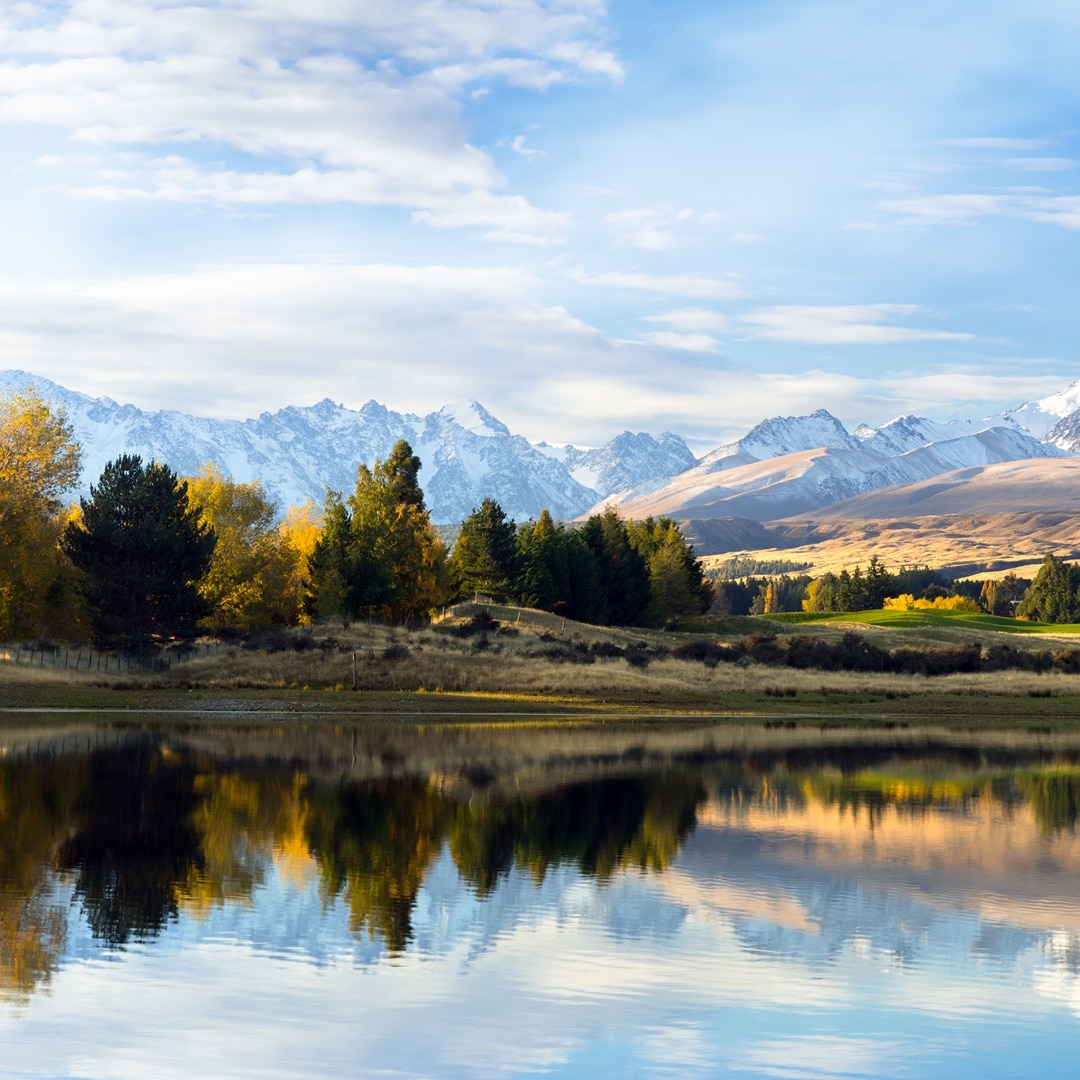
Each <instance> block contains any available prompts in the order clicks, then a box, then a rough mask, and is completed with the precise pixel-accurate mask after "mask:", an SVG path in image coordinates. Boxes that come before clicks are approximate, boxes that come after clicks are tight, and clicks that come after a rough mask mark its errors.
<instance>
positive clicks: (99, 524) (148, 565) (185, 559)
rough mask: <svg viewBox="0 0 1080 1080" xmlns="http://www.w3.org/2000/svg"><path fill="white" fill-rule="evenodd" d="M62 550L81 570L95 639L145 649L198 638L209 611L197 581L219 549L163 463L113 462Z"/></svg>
mask: <svg viewBox="0 0 1080 1080" xmlns="http://www.w3.org/2000/svg"><path fill="white" fill-rule="evenodd" d="M80 503H81V506H82V516H81V520H76V521H71V522H69V523H68V525H67V526H66V528H65V529H64V532H63V539H62V544H63V549H64V551H65V552H66V553H67V555H68V557H69V558H70V559H71V561H72V562H73V563H74V564H75V566H76V567H77V568H78V569H79V570H81V571H82V573H83V580H82V582H81V584H80V589H81V592H82V595H83V597H84V598H85V600H86V604H87V608H88V610H89V615H90V625H91V628H92V630H93V635H94V640H95V641H96V642H97V643H98V644H100V645H105V646H110V647H120V648H125V649H135V648H139V649H141V648H142V646H143V645H145V644H146V643H147V642H148V641H149V640H150V639H151V638H155V637H157V638H165V637H193V636H194V635H195V632H196V631H195V624H196V623H197V621H198V620H199V619H200V618H202V617H203V616H204V615H207V614H209V605H207V603H206V601H205V600H204V599H203V598H202V597H201V596H200V595H199V589H198V582H199V579H200V578H201V577H202V576H203V575H204V574H205V573H206V572H207V570H208V569H209V567H210V562H211V559H212V556H213V552H214V545H215V543H216V537H215V535H214V531H213V529H211V528H209V527H208V526H206V525H204V524H203V523H202V521H201V520H200V513H199V509H198V507H193V506H191V505H190V504H189V501H188V487H187V484H186V483H184V482H182V481H180V480H178V479H177V477H176V474H175V473H174V472H173V471H172V470H171V469H170V468H168V466H166V465H161V464H159V463H158V462H156V461H151V462H150V463H149V464H148V465H144V464H143V462H142V459H141V458H139V457H137V456H134V455H130V454H124V455H122V456H121V457H119V458H117V459H116V460H115V461H111V462H109V464H108V465H106V466H105V469H104V471H103V472H102V474H101V478H100V480H99V481H98V483H97V485H96V486H92V487H91V488H90V498H89V499H81V500H80Z"/></svg>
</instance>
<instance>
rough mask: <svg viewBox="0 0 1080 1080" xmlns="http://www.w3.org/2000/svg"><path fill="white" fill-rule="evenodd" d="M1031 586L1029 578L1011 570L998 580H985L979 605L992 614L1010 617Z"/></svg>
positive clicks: (980, 592) (980, 591)
mask: <svg viewBox="0 0 1080 1080" xmlns="http://www.w3.org/2000/svg"><path fill="white" fill-rule="evenodd" d="M1029 588H1031V580H1030V579H1029V578H1019V577H1017V576H1016V574H1014V573H1012V572H1011V571H1010V572H1009V573H1008V574H1006V575H1005V576H1004V577H1003V578H1001V579H1000V580H998V581H994V580H992V579H991V580H989V581H984V582H983V583H982V586H981V588H980V590H979V597H978V599H979V606H980V607H981V608H982V609H983V610H984V611H988V612H989V613H990V614H991V615H1002V616H1004V617H1005V618H1010V617H1012V616H1013V615H1014V614H1015V613H1016V608H1017V605H1018V604H1019V603H1020V601H1021V600H1023V599H1024V594H1025V593H1026V592H1027V591H1028V589H1029Z"/></svg>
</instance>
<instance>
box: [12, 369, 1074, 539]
mask: <svg viewBox="0 0 1080 1080" xmlns="http://www.w3.org/2000/svg"><path fill="white" fill-rule="evenodd" d="M28 385H33V386H35V387H36V388H37V389H38V391H39V392H40V393H41V394H42V395H43V396H45V397H46V398H47V399H49V400H51V401H54V402H56V403H57V404H59V405H62V406H63V407H64V408H65V409H66V410H67V413H68V416H69V418H70V420H71V422H72V424H73V426H74V429H75V433H76V436H77V438H78V439H79V441H80V442H81V443H82V445H83V449H84V471H83V489H82V492H81V493H82V494H85V493H86V490H87V489H88V487H89V484H90V483H91V482H93V480H94V479H96V477H97V476H98V475H100V472H101V469H102V468H103V467H104V465H105V464H106V462H108V461H110V460H112V459H113V458H115V457H116V456H117V455H119V454H121V453H135V454H140V455H142V456H143V457H146V458H149V457H155V458H157V459H158V460H162V461H165V462H167V463H168V464H169V465H170V466H171V467H172V468H173V469H175V470H176V471H177V472H179V473H181V474H190V473H193V472H195V471H196V470H197V469H198V468H199V467H200V466H202V465H203V464H205V463H207V462H213V463H215V464H216V465H217V466H218V467H219V468H220V469H221V470H222V472H223V473H224V474H225V475H227V476H231V477H232V478H234V479H236V480H241V481H249V480H254V479H259V480H261V481H262V483H263V485H264V487H265V488H266V490H267V492H268V494H270V495H271V496H272V497H273V498H274V499H275V500H276V501H277V502H278V503H279V505H280V506H281V507H282V508H284V507H285V506H287V505H289V504H295V503H300V502H303V501H305V500H307V499H311V500H313V501H315V502H316V503H319V504H321V502H322V500H323V498H324V496H325V492H326V489H327V487H329V488H331V489H334V490H341V491H344V492H348V491H350V490H351V489H352V487H353V484H354V482H355V471H356V466H357V464H358V463H359V462H367V463H368V464H371V463H372V462H373V461H374V459H375V458H376V457H380V458H383V457H385V456H386V455H387V453H388V452H389V450H390V448H391V447H392V446H393V444H394V442H395V441H396V440H398V439H402V438H404V439H407V440H408V441H409V442H410V444H411V445H412V447H413V449H414V451H415V452H416V453H417V454H418V456H419V457H420V459H421V461H422V462H423V469H422V471H421V475H420V481H421V484H422V486H423V488H424V492H425V496H426V498H427V503H428V507H429V509H430V510H431V513H432V519H433V520H434V521H435V522H437V523H446V524H451V523H456V522H460V521H461V520H462V518H464V517H465V516H466V515H467V514H469V513H470V511H471V510H472V509H473V508H474V507H476V506H477V505H479V503H480V501H481V500H482V499H483V498H485V497H488V496H490V497H491V498H494V499H496V500H498V502H499V503H500V505H501V506H502V507H503V509H504V510H505V511H506V513H507V514H508V515H509V516H511V517H513V518H515V519H517V520H527V519H528V518H530V517H534V516H536V515H537V514H538V513H539V512H540V510H541V509H543V508H545V507H546V508H548V509H549V510H550V511H551V513H552V514H553V515H554V516H555V517H556V518H561V519H573V518H576V517H579V516H582V515H584V514H586V513H589V512H591V511H593V510H595V509H597V508H599V507H602V506H603V505H605V504H607V503H615V504H617V505H619V506H620V508H621V509H622V511H623V512H624V513H625V514H627V515H628V516H633V517H643V516H646V515H648V514H669V515H672V516H676V517H684V518H685V517H693V518H698V519H709V518H724V517H739V518H746V519H752V520H755V521H770V520H774V519H777V518H782V517H788V516H791V515H792V514H800V513H807V512H810V511H813V510H815V509H818V508H820V507H823V506H828V505H832V504H834V503H837V502H839V501H841V500H844V499H849V498H852V497H854V496H857V495H861V494H863V493H865V492H868V491H874V490H877V489H880V488H882V487H885V486H888V485H899V484H912V483H917V482H920V481H926V480H929V479H932V478H933V477H935V476H938V475H940V474H943V473H947V472H950V471H954V470H957V469H964V468H976V467H982V466H987V465H993V464H997V463H1002V462H1008V461H1018V460H1027V459H1041V458H1055V457H1063V456H1071V455H1073V454H1075V453H1078V452H1080V381H1078V382H1076V383H1074V384H1072V385H1071V386H1070V387H1067V388H1066V389H1065V390H1063V391H1062V392H1060V393H1059V394H1055V395H1052V396H1051V397H1048V398H1044V399H1041V400H1040V401H1032V402H1027V403H1025V404H1023V405H1021V406H1019V407H1018V408H1016V409H1014V410H1011V411H1009V412H1006V413H1002V414H1000V415H998V416H994V417H989V418H987V419H985V420H981V421H969V420H953V421H948V422H941V421H935V420H929V419H926V418H923V417H917V416H900V417H897V418H896V419H894V420H892V421H890V422H889V423H887V424H884V425H882V426H880V427H877V428H873V427H869V426H867V425H865V424H864V425H860V426H859V427H857V428H856V429H855V430H854V432H849V431H848V430H847V429H846V428H845V427H844V425H843V424H842V423H841V422H840V421H839V420H838V419H837V418H836V417H834V416H832V415H831V414H830V413H829V412H827V411H826V410H824V409H818V410H817V411H815V412H812V413H809V414H807V415H805V416H796V417H790V416H789V417H772V418H769V419H766V420H763V421H762V422H761V423H759V424H758V425H757V426H756V427H754V428H753V429H752V430H751V431H750V432H748V433H747V435H745V436H744V437H743V438H741V439H738V440H736V441H735V442H733V443H729V444H726V445H724V446H720V447H718V448H717V449H716V450H713V451H712V452H710V453H708V454H706V455H705V456H704V457H702V458H701V459H700V460H699V459H697V458H696V457H695V456H694V454H693V453H692V452H691V451H690V449H689V447H688V446H687V444H686V443H685V442H684V441H683V439H681V438H680V437H679V436H678V435H674V434H672V433H670V432H665V433H663V434H661V435H659V436H652V435H649V434H647V433H643V432H639V433H637V434H634V433H632V432H629V431H625V432H623V433H621V434H620V435H617V436H615V437H614V438H613V439H611V440H610V441H609V442H608V443H606V444H605V445H604V446H602V447H598V448H593V449H579V448H577V447H575V446H573V445H567V446H552V445H549V444H547V443H544V442H540V443H536V444H532V443H530V442H529V441H528V440H526V439H525V438H524V437H522V436H520V435H515V434H513V433H512V432H511V431H510V429H509V428H507V426H506V425H505V424H503V423H502V422H501V421H499V420H498V419H497V418H496V417H494V416H493V415H492V414H491V413H490V412H489V411H488V410H487V409H485V408H484V407H483V406H482V405H480V404H479V403H478V402H476V401H468V402H463V403H458V404H452V405H447V406H444V407H443V408H442V409H440V410H438V411H437V412H433V413H430V414H428V415H427V416H419V415H417V414H414V413H399V412H395V411H394V410H392V409H388V408H387V407H386V406H384V405H381V404H379V403H378V402H376V401H369V402H367V403H366V404H365V405H363V406H361V408H359V409H355V410H354V409H349V408H346V407H345V406H344V405H341V404H338V403H335V402H333V401H331V400H329V399H326V400H323V401H321V402H319V403H318V404H315V405H311V406H296V405H289V406H286V407H284V408H282V409H279V410H278V411H277V412H274V413H263V414H262V415H260V416H259V417H256V418H254V419H248V420H242V421H239V420H220V419H211V418H206V417H196V416H191V415H189V414H186V413H181V412H176V411H170V410H161V411H157V412H148V411H144V410H141V409H139V408H137V407H136V406H134V405H130V404H129V405H120V404H118V403H117V402H115V401H112V400H111V399H109V398H91V397H89V396H87V395H85V394H81V393H78V392H75V391H72V390H68V389H66V388H64V387H62V386H59V385H57V384H56V383H53V382H50V381H49V380H47V379H44V378H41V377H39V376H35V375H32V374H29V373H27V372H23V371H6V372H0V392H8V393H12V392H18V391H19V390H21V389H23V388H25V387H26V386H28Z"/></svg>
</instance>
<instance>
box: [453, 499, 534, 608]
mask: <svg viewBox="0 0 1080 1080" xmlns="http://www.w3.org/2000/svg"><path fill="white" fill-rule="evenodd" d="M519 568H520V566H519V560H518V553H517V530H516V529H515V527H514V523H513V522H512V521H508V520H507V518H506V514H505V513H504V512H503V509H502V507H501V506H499V504H498V503H497V502H495V500H494V499H484V501H483V502H482V503H481V504H480V507H479V509H477V510H474V511H473V512H472V513H471V514H470V515H469V516H468V517H467V518H466V519H465V520H464V522H462V525H461V532H460V534H459V535H458V540H457V544H456V545H455V546H454V553H453V555H452V556H451V557H450V572H451V575H452V577H453V580H454V584H455V586H456V588H457V592H458V595H460V596H465V597H467V596H470V595H472V594H473V593H484V594H485V595H488V596H491V597H492V598H494V599H496V600H504V599H506V597H507V596H508V595H509V594H510V593H511V592H512V591H513V590H514V586H515V583H516V581H517V577H518V572H519Z"/></svg>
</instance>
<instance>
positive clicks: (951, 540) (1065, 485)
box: [682, 458, 1080, 577]
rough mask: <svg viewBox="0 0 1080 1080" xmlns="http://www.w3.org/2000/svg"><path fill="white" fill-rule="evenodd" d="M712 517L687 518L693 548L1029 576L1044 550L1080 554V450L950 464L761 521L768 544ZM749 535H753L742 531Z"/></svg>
mask: <svg viewBox="0 0 1080 1080" xmlns="http://www.w3.org/2000/svg"><path fill="white" fill-rule="evenodd" d="M714 524H715V523H713V522H699V521H694V520H687V521H684V522H683V523H682V525H683V530H684V532H685V533H686V534H687V535H689V536H692V537H694V538H695V539H699V538H700V541H704V542H699V543H698V544H697V547H696V550H697V551H698V554H700V555H713V556H715V557H714V558H713V559H711V560H710V559H706V560H705V561H706V565H709V563H710V562H718V561H722V559H724V558H727V557H729V556H730V555H731V553H733V552H736V551H737V552H738V553H739V554H746V555H748V556H750V557H752V558H758V559H775V558H783V559H786V560H789V561H795V562H806V563H810V564H811V569H810V570H809V571H808V572H809V573H810V574H813V575H817V574H822V573H825V572H827V571H830V570H832V571H838V570H841V569H843V568H844V567H848V568H850V567H853V566H855V565H856V564H860V565H864V566H865V565H866V563H867V562H868V561H869V559H870V557H871V556H872V555H877V557H878V558H879V559H881V560H882V561H883V562H884V563H885V564H886V565H887V566H890V567H894V568H895V567H899V566H904V565H909V566H910V565H918V566H921V565H928V566H933V567H938V568H941V569H944V570H947V571H949V572H950V573H951V574H953V575H956V576H959V577H980V576H987V577H995V576H1001V575H1002V574H1004V573H1005V572H1007V571H1009V570H1013V571H1015V572H1017V573H1018V574H1020V575H1021V576H1031V575H1033V574H1034V573H1035V571H1036V570H1037V568H1038V564H1039V562H1040V560H1041V559H1042V556H1043V555H1045V554H1047V553H1048V552H1050V553H1052V554H1055V555H1060V556H1063V557H1065V558H1075V557H1080V459H1076V458H1038V459H1034V460H1026V461H1011V462H1004V463H1000V464H993V465H983V466H978V467H972V468H967V469H956V470H953V471H951V472H948V473H944V474H942V475H941V476H937V477H934V478H932V479H929V480H923V481H920V482H918V483H914V484H901V485H893V486H892V487H886V488H881V489H878V490H876V491H871V492H867V493H865V494H862V495H857V496H855V497H853V498H850V499H845V500H843V501H842V502H838V503H834V504H833V505H832V506H827V507H822V508H820V509H817V510H812V511H807V512H805V513H800V514H797V515H793V516H790V517H787V518H784V519H781V520H777V521H771V522H766V523H765V524H763V525H762V530H763V532H764V534H765V536H766V537H767V540H766V542H765V543H748V544H745V545H743V546H740V545H739V543H738V537H739V535H740V533H739V531H738V530H731V539H732V540H734V541H735V543H732V544H728V545H722V544H721V543H717V541H721V542H722V541H723V539H724V534H723V531H722V530H717V529H715V528H710V526H712V525H714ZM742 535H746V536H747V538H749V536H750V535H751V534H750V533H749V532H744V533H743V534H742Z"/></svg>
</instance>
